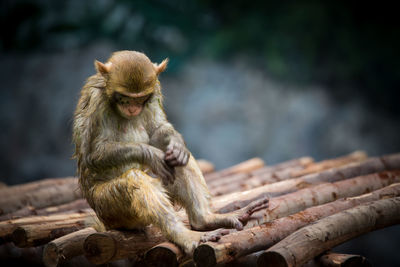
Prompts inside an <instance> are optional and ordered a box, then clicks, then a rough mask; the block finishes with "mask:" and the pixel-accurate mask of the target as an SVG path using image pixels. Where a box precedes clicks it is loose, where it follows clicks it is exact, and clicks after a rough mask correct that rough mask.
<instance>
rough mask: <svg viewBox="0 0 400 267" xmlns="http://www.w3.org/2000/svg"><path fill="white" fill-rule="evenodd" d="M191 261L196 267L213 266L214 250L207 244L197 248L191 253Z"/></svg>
mask: <svg viewBox="0 0 400 267" xmlns="http://www.w3.org/2000/svg"><path fill="white" fill-rule="evenodd" d="M193 259H194V261H195V262H196V265H197V266H200V267H202V266H215V265H216V264H217V258H216V256H215V252H214V249H213V248H212V247H210V246H209V245H207V244H202V245H200V246H198V247H197V248H196V249H195V250H194V253H193Z"/></svg>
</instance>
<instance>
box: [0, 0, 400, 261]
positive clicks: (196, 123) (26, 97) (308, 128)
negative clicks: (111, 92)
mask: <svg viewBox="0 0 400 267" xmlns="http://www.w3.org/2000/svg"><path fill="white" fill-rule="evenodd" d="M0 7H1V9H0V14H1V18H0V20H1V25H2V27H1V42H0V51H1V54H0V62H1V63H0V82H1V92H0V103H1V105H0V127H1V129H3V130H1V132H0V148H1V152H2V153H1V154H0V170H1V173H0V180H1V181H2V182H5V183H7V184H16V183H22V182H28V181H32V180H36V179H41V178H45V177H59V176H68V175H74V174H75V162H74V161H73V160H71V155H72V153H73V145H72V143H71V126H72V116H73V111H74V109H75V105H76V103H77V100H78V98H79V92H80V89H81V87H82V85H83V84H84V82H85V79H86V78H87V77H88V76H90V75H92V74H93V73H94V67H93V61H94V60H95V59H98V60H101V61H106V60H107V58H108V57H109V55H110V54H111V53H112V52H113V51H116V50H122V49H128V50H138V51H142V52H144V53H146V54H147V55H148V56H149V57H150V58H151V60H153V61H154V62H161V60H163V59H164V58H165V57H169V59H170V64H169V67H168V69H167V71H166V72H165V73H163V74H162V76H161V83H162V86H163V92H164V94H165V108H166V111H167V114H168V117H169V120H170V121H171V122H172V123H173V124H174V126H175V127H176V128H177V129H178V131H180V132H181V133H182V134H183V136H184V138H185V140H186V142H187V145H188V147H189V149H190V150H191V151H192V153H193V154H194V155H195V156H196V157H197V158H205V159H208V160H210V161H212V162H213V163H214V164H215V165H216V167H217V168H218V169H220V168H224V167H227V166H229V165H232V164H235V163H238V162H240V161H243V160H246V159H248V158H251V157H256V156H257V157H261V158H263V159H264V160H265V161H266V162H267V163H268V164H273V163H277V162H281V161H284V160H288V159H292V158H295V157H300V156H311V157H313V158H314V159H315V160H322V159H327V158H332V157H336V156H340V155H343V154H347V153H350V152H352V151H354V150H365V151H366V152H368V154H369V155H371V156H375V155H382V154H388V153H393V152H400V138H399V133H400V105H399V100H400V90H399V85H400V52H399V51H400V50H399V47H400V27H399V26H400V25H399V20H398V11H397V9H396V8H395V6H391V5H390V4H389V2H382V3H378V2H375V3H373V4H368V3H367V2H362V3H361V2H359V1H281V2H277V1H232V0H230V1H228V0H220V1H212V0H204V1H200V0H197V1H184V0H170V1H168V0H158V1H146V0H142V1H128V0H125V1H124V0H120V1H114V0H101V1H81V0H69V1H52V0H35V1H33V0H31V1H26V0H3V1H1V3H0ZM379 238H380V239H379ZM379 240H380V241H379ZM398 240H400V230H399V227H397V228H396V227H395V228H389V229H386V230H384V231H380V232H376V233H373V234H370V235H367V236H365V237H361V238H359V239H357V240H355V241H353V243H348V244H350V245H348V244H347V247H346V251H345V252H351V251H350V250H351V249H353V250H355V251H354V252H355V253H357V252H358V253H362V254H363V255H365V256H367V257H370V258H371V259H372V260H373V263H376V264H377V263H379V266H399V264H400V259H399V257H397V259H396V256H397V255H396V252H397V251H398V249H399V248H400V241H398ZM378 241H379V242H382V244H385V245H384V246H382V245H377V243H379V242H378ZM357 249H358V250H357Z"/></svg>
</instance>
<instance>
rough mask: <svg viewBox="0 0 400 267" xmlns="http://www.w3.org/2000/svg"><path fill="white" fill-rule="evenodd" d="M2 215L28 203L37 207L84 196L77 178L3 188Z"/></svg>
mask: <svg viewBox="0 0 400 267" xmlns="http://www.w3.org/2000/svg"><path fill="white" fill-rule="evenodd" d="M0 191H2V192H0V194H1V195H2V198H1V199H0V215H2V214H6V213H10V212H14V211H16V210H19V209H21V208H24V207H25V206H27V205H31V206H33V207H35V208H37V209H40V208H44V207H49V206H55V205H60V204H64V203H68V202H71V201H73V200H76V199H79V198H82V195H81V192H80V190H79V187H78V180H77V179H76V178H66V179H60V181H58V179H51V180H45V181H43V182H37V183H31V184H28V185H27V186H24V185H21V186H15V187H9V188H7V189H1V190H0Z"/></svg>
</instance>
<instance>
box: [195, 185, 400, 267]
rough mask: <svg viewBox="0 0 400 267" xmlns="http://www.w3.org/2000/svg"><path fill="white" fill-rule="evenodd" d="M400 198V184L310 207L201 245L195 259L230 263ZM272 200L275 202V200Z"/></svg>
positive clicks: (204, 263) (205, 262) (201, 263)
mask: <svg viewBox="0 0 400 267" xmlns="http://www.w3.org/2000/svg"><path fill="white" fill-rule="evenodd" d="M397 196H400V183H397V184H392V185H390V186H387V187H384V188H382V189H379V190H376V191H373V192H372V193H367V194H364V195H362V196H357V197H352V198H345V199H339V200H336V201H334V202H331V203H327V204H324V205H320V206H314V207H310V208H308V209H305V210H303V211H300V212H298V213H296V214H293V215H290V216H287V217H283V218H279V219H276V220H274V221H272V222H269V223H266V224H263V225H260V226H256V227H252V228H248V229H245V230H243V231H240V232H236V233H231V234H229V235H226V236H223V237H221V239H220V240H219V241H218V242H207V243H204V244H201V245H200V246H199V247H198V248H197V249H196V250H195V252H194V260H195V261H196V264H197V265H198V266H214V265H216V264H223V263H227V262H230V261H232V260H234V259H238V258H240V257H243V256H245V255H249V254H251V253H253V252H256V251H259V250H262V249H267V248H269V247H271V246H272V245H274V244H276V243H277V242H279V241H280V240H282V239H283V238H285V237H286V236H288V235H290V234H291V233H293V232H294V231H296V230H297V229H300V228H301V227H304V226H306V225H308V224H310V223H312V222H315V221H317V220H319V219H322V218H325V217H327V216H330V215H332V214H335V213H337V212H340V211H343V210H346V209H349V208H352V207H355V206H357V205H360V204H363V203H367V202H371V201H375V200H379V199H383V198H387V197H397ZM270 201H271V202H272V201H273V199H271V200H270Z"/></svg>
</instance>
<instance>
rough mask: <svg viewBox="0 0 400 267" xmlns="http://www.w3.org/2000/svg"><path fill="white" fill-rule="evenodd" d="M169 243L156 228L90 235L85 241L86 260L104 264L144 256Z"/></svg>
mask: <svg viewBox="0 0 400 267" xmlns="http://www.w3.org/2000/svg"><path fill="white" fill-rule="evenodd" d="M165 241H167V240H166V239H165V237H164V236H163V235H162V234H161V231H160V230H159V229H157V228H155V227H150V226H148V227H146V229H145V231H117V230H110V231H107V232H103V233H94V234H91V235H89V236H88V237H87V238H86V239H85V241H84V245H83V248H84V252H85V256H86V258H87V259H88V260H89V261H90V262H92V263H94V264H103V263H107V262H110V261H115V260H118V259H123V258H128V257H132V256H136V255H138V254H143V255H144V253H145V252H146V251H147V250H148V249H150V248H152V247H154V246H155V245H157V244H159V243H162V242H165Z"/></svg>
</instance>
